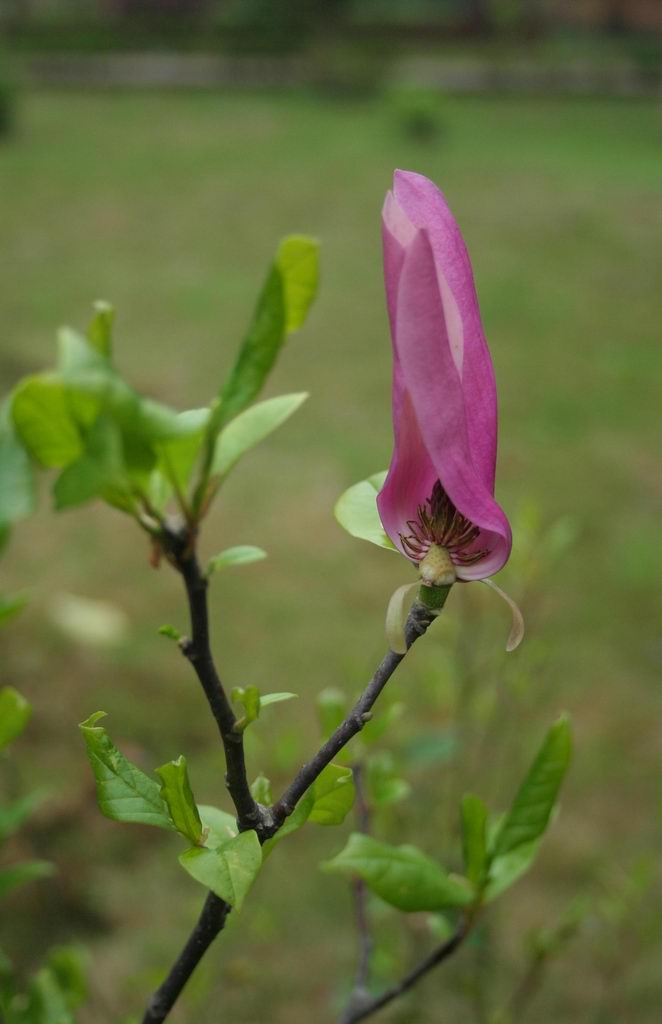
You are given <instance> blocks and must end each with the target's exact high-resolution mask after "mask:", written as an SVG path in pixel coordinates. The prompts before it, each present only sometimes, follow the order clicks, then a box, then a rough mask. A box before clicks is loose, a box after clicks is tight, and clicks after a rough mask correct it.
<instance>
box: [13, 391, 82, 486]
mask: <svg viewBox="0 0 662 1024" xmlns="http://www.w3.org/2000/svg"><path fill="white" fill-rule="evenodd" d="M12 417H13V420H14V426H15V428H16V432H17V433H18V436H19V437H20V439H21V441H22V442H23V444H24V445H25V447H26V448H27V450H28V451H29V453H30V455H31V456H32V457H33V459H35V460H36V461H37V462H39V463H40V464H41V465H42V466H45V467H47V468H48V467H57V466H66V465H68V464H69V463H70V462H74V461H75V460H76V459H77V458H79V457H80V456H81V455H82V454H83V442H82V439H81V436H80V432H79V430H78V426H77V425H76V421H75V420H74V418H73V416H72V414H71V409H70V405H69V401H68V398H67V393H66V388H65V386H64V384H63V382H62V381H61V380H60V379H59V378H58V377H56V376H54V375H46V374H43V375H41V376H35V377H27V378H26V379H25V380H24V381H22V383H20V384H19V385H18V387H17V388H16V391H15V392H14V398H13V401H12Z"/></svg>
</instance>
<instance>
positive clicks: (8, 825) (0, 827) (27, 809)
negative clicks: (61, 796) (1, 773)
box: [0, 789, 47, 843]
mask: <svg viewBox="0 0 662 1024" xmlns="http://www.w3.org/2000/svg"><path fill="white" fill-rule="evenodd" d="M46 796H47V792H46V790H43V789H36V790H33V792H32V793H27V794H26V796H23V797H21V798H20V799H19V800H15V801H14V803H13V804H10V805H9V807H0V843H2V842H4V840H5V839H7V838H8V837H9V836H10V835H13V833H14V832H16V830H17V829H19V828H20V827H21V825H22V824H23V822H24V821H26V820H27V819H28V818H29V817H30V815H31V814H32V812H33V811H34V810H35V808H36V807H38V806H39V804H40V803H42V802H43V800H44V799H45V797H46Z"/></svg>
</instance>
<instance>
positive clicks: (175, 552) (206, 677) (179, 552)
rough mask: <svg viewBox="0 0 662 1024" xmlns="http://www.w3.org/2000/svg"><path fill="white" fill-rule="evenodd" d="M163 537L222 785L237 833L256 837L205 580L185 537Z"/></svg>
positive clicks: (255, 809) (258, 816) (255, 812)
mask: <svg viewBox="0 0 662 1024" xmlns="http://www.w3.org/2000/svg"><path fill="white" fill-rule="evenodd" d="M166 536H167V543H168V547H167V553H168V555H169V557H170V560H171V562H172V564H173V565H174V566H175V568H176V569H177V570H178V572H179V573H180V574H181V577H182V579H183V581H184V586H185V587H186V595H187V598H188V606H189V614H190V619H191V638H190V639H187V640H185V641H184V642H183V643H182V644H181V648H182V651H183V653H184V655H185V657H186V658H187V659H188V660H189V662H190V663H191V665H192V666H193V669H194V670H195V673H196V675H197V677H198V679H199V680H200V683H201V685H202V688H203V690H204V693H205V696H206V698H207V703H208V704H209V708H210V710H211V713H212V715H213V716H214V719H215V721H216V724H217V726H218V731H219V733H220V735H221V741H222V743H223V749H224V751H225V761H226V769H227V771H226V776H225V782H226V785H227V788H228V792H229V793H230V797H231V798H232V802H233V803H234V806H235V809H236V812H237V824H238V826H239V829H240V831H246V830H247V829H255V830H256V831H257V833H258V835H259V834H260V832H261V826H262V812H261V810H260V808H259V806H258V805H257V803H256V802H255V800H254V799H253V797H252V795H251V790H250V786H249V784H248V776H247V772H246V759H245V756H244V737H243V733H242V732H238V731H236V730H235V725H236V722H237V718H236V716H235V713H234V711H233V710H232V705H231V704H230V701H229V700H228V697H227V694H226V692H225V689H224V687H223V684H222V682H221V679H220V676H219V674H218V671H217V669H216V665H215V663H214V656H213V654H212V650H211V642H210V638H209V606H208V601H207V588H208V581H207V577H206V576H205V575H204V573H203V572H202V570H201V568H200V563H199V561H198V557H197V555H196V553H195V548H194V546H193V545H192V544H191V543H190V538H189V536H188V533H187V532H186V531H184V532H181V533H180V532H177V531H174V530H172V531H170V532H168V534H167V535H166Z"/></svg>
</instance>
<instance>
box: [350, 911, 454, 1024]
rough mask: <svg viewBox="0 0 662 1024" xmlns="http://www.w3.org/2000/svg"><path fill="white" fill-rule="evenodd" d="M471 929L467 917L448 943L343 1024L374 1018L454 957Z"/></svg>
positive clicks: (351, 1012) (351, 1010) (355, 1012)
mask: <svg viewBox="0 0 662 1024" xmlns="http://www.w3.org/2000/svg"><path fill="white" fill-rule="evenodd" d="M470 927H471V918H470V917H469V916H466V917H464V918H463V920H462V923H461V924H460V926H459V927H458V929H457V931H456V932H455V933H454V934H453V935H452V936H451V937H450V939H447V940H446V942H444V943H442V945H441V946H438V947H437V948H436V949H434V950H433V951H432V952H431V953H430V954H429V956H427V957H425V959H424V960H421V962H420V963H419V964H418V965H417V966H416V967H414V968H413V970H411V971H410V972H409V974H405V976H404V977H403V978H401V979H400V981H398V982H396V983H395V985H392V986H391V988H387V989H386V991H385V992H382V994H381V995H379V996H375V998H374V999H368V1000H367V1001H365V1002H364V1003H363V1005H361V1006H355V1007H350V1008H349V1009H348V1010H347V1011H346V1013H345V1015H344V1016H343V1017H342V1019H341V1024H357V1022H358V1021H360V1020H366V1018H367V1017H372V1015H373V1014H374V1013H377V1011H378V1010H381V1009H382V1008H383V1007H384V1006H387V1005H388V1004H389V1003H391V1002H393V1000H394V999H397V998H398V997H399V996H401V995H403V994H404V993H405V992H407V991H409V989H410V988H413V986H414V985H415V984H416V983H417V982H418V981H420V979H421V978H423V977H424V976H425V975H426V974H427V973H428V972H429V971H431V970H432V969H433V968H435V967H437V966H438V965H439V964H441V963H443V962H444V960H447V959H448V958H449V957H450V956H452V955H453V953H454V952H455V950H456V949H457V948H458V947H459V946H461V945H462V943H463V941H464V939H465V938H466V936H467V934H468V932H469V929H470Z"/></svg>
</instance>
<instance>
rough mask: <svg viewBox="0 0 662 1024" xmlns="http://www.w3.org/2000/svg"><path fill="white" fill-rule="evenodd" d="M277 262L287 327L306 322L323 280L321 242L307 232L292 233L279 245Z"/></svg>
mask: <svg viewBox="0 0 662 1024" xmlns="http://www.w3.org/2000/svg"><path fill="white" fill-rule="evenodd" d="M276 266H277V267H278V269H279V271H280V273H281V277H282V279H283V285H284V292H285V330H286V331H287V333H288V334H291V333H292V332H293V331H298V330H299V328H300V327H301V326H302V325H303V323H304V321H305V319H306V316H307V314H308V310H309V308H310V306H311V304H312V302H313V299H314V298H315V295H316V293H317V286H318V283H319V242H317V241H316V240H315V239H314V238H308V237H306V236H305V235H289V236H288V237H287V238H284V239H283V240H282V242H281V243H280V245H279V246H278V253H277V254H276Z"/></svg>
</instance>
